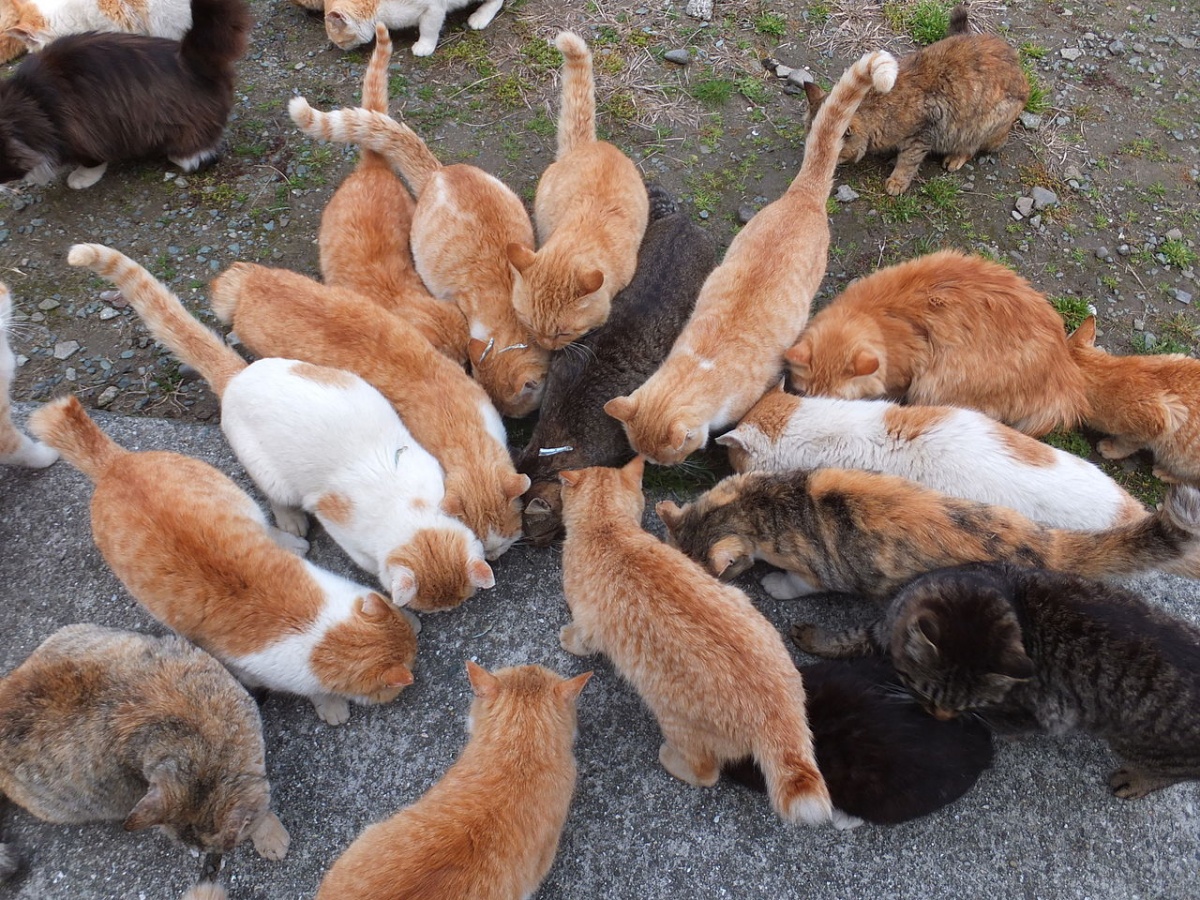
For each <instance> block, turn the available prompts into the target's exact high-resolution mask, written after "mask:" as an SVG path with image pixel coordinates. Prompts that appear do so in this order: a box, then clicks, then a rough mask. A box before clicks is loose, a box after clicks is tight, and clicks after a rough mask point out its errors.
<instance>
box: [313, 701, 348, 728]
mask: <svg viewBox="0 0 1200 900" xmlns="http://www.w3.org/2000/svg"><path fill="white" fill-rule="evenodd" d="M312 705H313V707H315V708H316V710H317V715H318V716H320V717H321V721H323V722H325V723H326V724H328V725H345V724H346V722H348V721H349V720H350V702H349V701H348V700H346V698H345V697H335V696H333V695H332V694H318V695H317V696H316V697H313V698H312Z"/></svg>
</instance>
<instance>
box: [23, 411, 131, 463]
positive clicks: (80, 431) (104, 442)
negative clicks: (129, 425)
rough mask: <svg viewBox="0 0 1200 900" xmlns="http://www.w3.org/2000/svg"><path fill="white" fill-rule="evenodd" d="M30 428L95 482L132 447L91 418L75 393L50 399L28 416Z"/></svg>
mask: <svg viewBox="0 0 1200 900" xmlns="http://www.w3.org/2000/svg"><path fill="white" fill-rule="evenodd" d="M29 430H30V431H32V432H33V433H34V434H36V435H37V436H38V437H39V438H41V439H42V440H43V441H45V442H46V443H47V444H49V445H50V446H51V447H53V448H54V449H56V450H58V451H59V452H60V453H61V454H62V455H63V456H64V457H65V458H66V460H67V462H69V463H70V464H71V465H73V466H74V467H75V468H77V469H78V470H79V471H80V472H82V473H83V474H84V475H86V476H87V477H88V478H90V479H91V480H92V481H93V482H96V481H98V480H99V479H100V476H101V475H103V474H104V470H105V469H107V468H108V467H109V465H111V464H112V462H113V461H114V460H116V459H118V458H120V457H122V456H125V455H126V454H127V453H128V452H129V451H128V450H126V449H125V448H124V447H121V446H119V445H118V444H117V443H116V442H115V441H114V440H113V439H112V438H110V437H109V436H108V435H107V434H105V433H104V432H103V431H101V430H100V426H99V425H97V424H96V423H95V422H93V421H92V417H91V416H89V415H88V414H87V413H86V412H85V411H84V408H83V406H82V405H81V404H80V402H79V401H78V400H77V399H76V398H75V395H74V394H70V395H68V396H66V397H59V398H58V399H56V400H51V401H50V402H49V403H47V404H46V405H45V406H43V407H42V408H41V409H39V410H37V411H36V412H35V413H34V414H33V415H32V416H30V417H29Z"/></svg>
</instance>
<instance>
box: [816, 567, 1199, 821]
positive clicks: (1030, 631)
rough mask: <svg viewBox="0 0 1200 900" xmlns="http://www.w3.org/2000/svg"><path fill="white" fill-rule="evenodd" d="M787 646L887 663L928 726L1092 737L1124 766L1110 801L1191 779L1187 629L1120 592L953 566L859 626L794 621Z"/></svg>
mask: <svg viewBox="0 0 1200 900" xmlns="http://www.w3.org/2000/svg"><path fill="white" fill-rule="evenodd" d="M793 636H794V638H795V640H796V642H797V643H798V644H799V645H800V646H801V647H802V648H803V649H804V650H807V651H808V652H810V653H816V654H818V655H821V656H853V655H860V654H863V653H870V652H875V651H882V652H884V653H886V654H888V655H890V657H891V659H892V662H893V664H894V665H895V666H896V670H897V672H898V673H899V675H900V678H901V680H902V681H903V682H904V683H905V684H906V685H908V687H909V689H910V690H912V691H913V693H914V694H916V695H917V697H918V698H920V699H921V701H922V702H923V703H925V704H926V705H927V706H928V707H929V708H931V709H932V710H933V712H934V715H936V716H938V717H939V718H949V717H952V716H955V715H958V714H960V713H966V712H971V713H974V714H976V715H977V716H979V717H980V718H982V719H983V720H984V721H985V722H986V723H987V724H988V725H990V726H991V727H992V728H994V729H996V730H997V731H999V732H1003V733H1020V732H1027V731H1046V732H1049V733H1051V734H1065V733H1068V732H1071V731H1086V732H1088V733H1090V734H1095V735H1097V736H1098V737H1102V738H1104V739H1105V740H1106V741H1108V744H1109V746H1110V747H1111V748H1112V750H1113V752H1114V753H1116V755H1117V756H1118V757H1119V758H1120V759H1121V760H1122V762H1123V763H1124V765H1123V766H1122V767H1121V768H1119V769H1117V770H1116V771H1115V772H1113V774H1112V775H1111V776H1110V778H1109V787H1110V788H1111V789H1112V792H1113V793H1114V794H1116V795H1117V796H1118V797H1122V798H1125V799H1136V798H1139V797H1144V796H1146V794H1148V793H1150V792H1151V791H1156V790H1159V789H1160V788H1164V787H1167V786H1168V785H1171V784H1175V783H1176V782H1178V781H1191V780H1200V628H1196V627H1195V626H1194V625H1192V624H1190V623H1188V622H1185V621H1182V620H1180V619H1177V618H1175V617H1173V616H1170V615H1168V614H1167V613H1165V612H1163V611H1162V610H1161V609H1158V608H1156V607H1154V606H1153V605H1151V604H1149V603H1147V602H1146V601H1145V600H1143V599H1142V598H1141V597H1139V596H1137V595H1136V594H1134V593H1132V592H1130V591H1128V590H1125V589H1124V588H1120V587H1117V586H1115V585H1111V584H1105V583H1103V582H1095V581H1087V580H1085V579H1083V578H1078V577H1076V576H1074V575H1069V574H1065V573H1062V572H1046V571H1040V570H1036V569H1022V568H1018V567H1016V566H1011V565H1004V564H990V565H972V566H959V567H956V568H952V569H942V570H940V571H936V572H930V573H928V574H926V575H923V576H921V577H919V578H916V579H915V580H913V581H912V582H910V583H909V584H907V585H906V586H905V587H903V588H902V589H901V590H900V591H899V592H898V593H897V594H896V596H895V597H894V598H893V599H892V602H891V604H890V605H889V606H888V609H887V612H886V613H885V614H884V616H883V618H881V619H879V620H878V621H877V622H875V623H874V624H873V625H871V626H870V627H868V628H858V629H853V630H851V631H847V632H843V633H840V634H831V633H828V632H824V631H821V630H820V629H817V628H814V627H813V626H810V625H801V626H797V627H796V628H795V629H793Z"/></svg>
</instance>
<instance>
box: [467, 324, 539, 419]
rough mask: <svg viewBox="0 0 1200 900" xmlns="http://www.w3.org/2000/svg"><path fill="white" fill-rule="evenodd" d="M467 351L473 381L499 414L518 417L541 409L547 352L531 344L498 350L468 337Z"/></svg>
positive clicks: (497, 347)
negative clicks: (478, 385)
mask: <svg viewBox="0 0 1200 900" xmlns="http://www.w3.org/2000/svg"><path fill="white" fill-rule="evenodd" d="M489 344H490V345H491V346H489ZM468 352H469V354H470V359H471V371H472V373H473V374H474V376H475V380H476V381H478V382H479V383H480V384H481V385H483V388H484V390H486V391H487V393H488V396H489V397H490V398H491V399H492V402H493V403H494V404H495V405H496V409H498V410H499V411H500V414H501V415H504V416H509V417H511V418H521V417H522V416H527V415H529V414H530V413H532V412H533V411H534V410H536V409H537V408H538V407H539V406H541V404H542V395H543V394H544V393H545V390H546V372H547V370H548V369H549V368H550V351H548V350H546V349H544V348H543V347H540V346H537V345H534V344H532V343H530V344H529V345H526V344H525V343H518V344H512V345H510V346H507V347H499V346H496V344H495V342H485V341H481V340H477V339H475V338H472V339H471V342H470V344H469V346H468Z"/></svg>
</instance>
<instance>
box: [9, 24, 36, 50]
mask: <svg viewBox="0 0 1200 900" xmlns="http://www.w3.org/2000/svg"><path fill="white" fill-rule="evenodd" d="M4 37H9V38H12V39H13V40H14V41H20V42H21V43H22V44H24V45H25V46H26V47H33V46H34V45H35V44H36V43H37V35H35V34H34V33H33V32H32V31H30V30H29V29H28V28H26V27H25V26H24V25H14V26H13V27H12V28H8V29H5V31H4Z"/></svg>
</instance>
